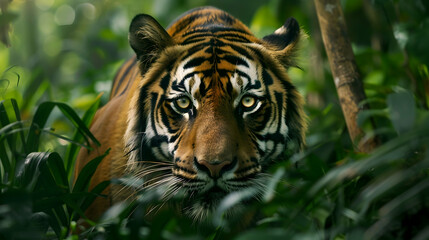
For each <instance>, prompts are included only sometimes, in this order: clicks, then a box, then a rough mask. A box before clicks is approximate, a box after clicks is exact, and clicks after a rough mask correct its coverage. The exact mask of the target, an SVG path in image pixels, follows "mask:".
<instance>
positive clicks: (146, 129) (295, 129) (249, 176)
mask: <svg viewBox="0 0 429 240" xmlns="http://www.w3.org/2000/svg"><path fill="white" fill-rule="evenodd" d="M299 38H300V30H299V26H298V23H297V22H296V21H295V20H294V19H289V20H288V21H286V23H285V24H284V25H283V26H282V27H281V28H280V29H278V30H277V31H276V32H275V33H273V34H271V35H269V36H266V37H265V38H263V39H258V38H256V37H254V36H253V35H252V33H251V32H250V31H249V29H248V28H247V27H246V26H245V25H244V24H242V23H241V22H240V21H238V20H237V19H235V18H233V17H232V16H230V15H229V14H227V13H225V12H223V11H221V10H218V9H215V8H200V9H196V10H193V11H191V12H188V13H186V14H185V15H184V16H182V17H181V18H179V19H178V20H176V21H175V22H174V23H173V24H172V25H171V26H170V27H169V28H168V30H167V31H165V30H164V29H163V28H162V27H161V26H160V25H159V24H158V23H157V22H156V21H155V20H154V19H153V18H152V17H150V16H148V15H138V16H136V17H135V18H134V20H133V21H132V23H131V26H130V34H129V40H130V45H131V47H132V48H133V49H134V51H135V52H136V55H137V58H136V64H137V65H138V67H139V73H140V75H141V78H142V79H143V80H142V81H141V82H139V83H138V88H137V89H136V90H135V91H134V92H133V93H132V94H133V96H132V100H131V104H129V106H128V116H127V127H126V132H125V137H124V142H125V146H126V147H125V153H126V156H128V159H127V165H128V168H127V171H128V173H131V174H133V175H134V176H135V177H138V178H143V179H144V180H145V184H144V186H142V187H143V188H152V187H159V188H163V189H164V191H165V194H164V196H165V200H166V201H167V200H168V199H169V198H170V197H171V196H173V195H174V194H175V193H177V192H178V191H183V192H185V194H186V197H185V199H184V200H183V204H182V206H181V209H182V211H183V212H184V213H185V214H188V215H190V216H192V217H194V218H195V219H204V218H205V217H207V216H208V215H209V214H210V213H211V212H212V211H213V210H215V209H216V207H217V206H218V205H219V203H220V201H221V200H222V199H223V198H224V197H225V196H226V195H228V194H229V193H232V192H236V191H242V190H251V191H252V196H253V197H254V198H258V197H260V196H261V195H262V194H263V193H264V189H266V187H265V184H266V183H267V179H269V177H270V175H269V174H268V173H267V172H266V170H267V167H268V166H270V164H272V163H273V162H274V161H276V160H284V158H285V156H284V152H285V150H286V149H287V148H288V147H289V145H291V144H294V145H296V146H298V148H300V147H301V146H302V145H303V143H304V140H303V139H304V131H305V116H304V113H303V110H302V99H301V96H300V94H299V93H298V92H297V90H296V89H295V87H294V86H293V85H292V83H291V80H290V79H289V77H288V75H287V73H286V70H287V68H288V67H289V66H293V65H294V62H293V56H294V53H295V50H296V45H297V43H298V40H299Z"/></svg>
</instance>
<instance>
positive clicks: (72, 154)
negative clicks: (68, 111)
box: [65, 94, 102, 178]
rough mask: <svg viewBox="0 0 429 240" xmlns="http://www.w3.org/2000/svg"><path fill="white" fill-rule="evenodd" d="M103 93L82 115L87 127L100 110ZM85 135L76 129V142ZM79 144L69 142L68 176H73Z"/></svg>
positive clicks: (74, 138) (67, 156)
mask: <svg viewBox="0 0 429 240" xmlns="http://www.w3.org/2000/svg"><path fill="white" fill-rule="evenodd" d="M101 96H102V94H100V95H98V96H97V98H96V100H95V102H94V103H93V104H92V105H91V106H90V107H89V109H88V110H87V111H86V112H85V114H84V115H83V117H82V122H84V123H85V125H86V126H87V127H89V125H90V123H91V121H92V119H93V118H94V116H95V113H96V112H97V110H98V107H99V105H100V99H101ZM82 138H83V136H82V135H81V134H78V131H77V130H76V132H75V134H74V136H73V138H72V139H73V141H74V142H80V141H82ZM79 149H80V148H79V146H77V145H76V144H69V146H68V147H67V151H66V155H65V156H66V157H65V166H66V171H67V176H68V177H69V178H71V175H72V174H73V166H74V163H75V159H76V157H77V154H78V153H79Z"/></svg>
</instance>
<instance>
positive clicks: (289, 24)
mask: <svg viewBox="0 0 429 240" xmlns="http://www.w3.org/2000/svg"><path fill="white" fill-rule="evenodd" d="M300 38H301V31H300V29H299V24H298V22H297V21H296V19H295V18H288V19H287V20H286V22H285V23H284V24H283V26H281V27H280V28H279V29H277V30H276V31H275V32H274V33H273V34H270V35H267V36H265V37H264V38H262V40H263V43H264V44H265V46H266V47H267V48H268V49H269V50H271V52H272V53H273V55H274V56H275V57H276V58H277V59H279V60H280V62H282V63H283V64H284V65H285V66H286V67H290V66H296V63H295V62H294V57H295V54H296V51H297V48H298V46H297V45H298V42H299V40H300Z"/></svg>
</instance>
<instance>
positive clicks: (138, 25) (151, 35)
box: [128, 14, 173, 65]
mask: <svg viewBox="0 0 429 240" xmlns="http://www.w3.org/2000/svg"><path fill="white" fill-rule="evenodd" d="M128 40H129V42H130V45H131V48H132V49H133V50H134V52H135V53H136V55H137V59H138V60H140V62H141V63H144V65H147V64H151V63H152V62H153V61H154V60H155V59H156V57H157V56H158V54H159V53H160V52H161V51H162V50H163V49H165V48H166V47H168V46H170V45H172V44H173V40H172V39H171V37H170V35H168V33H167V32H166V31H165V29H164V28H163V27H162V26H161V25H160V24H159V23H158V22H157V21H156V20H155V19H154V18H153V17H151V16H149V15H147V14H139V15H137V16H135V17H134V19H133V20H132V21H131V25H130V31H129V34H128Z"/></svg>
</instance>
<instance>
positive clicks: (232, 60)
mask: <svg viewBox="0 0 429 240" xmlns="http://www.w3.org/2000/svg"><path fill="white" fill-rule="evenodd" d="M222 59H223V60H225V61H227V62H229V63H231V64H234V65H237V66H239V65H242V66H245V67H249V64H247V62H246V61H244V60H243V59H242V58H240V57H237V56H233V55H226V56H225V57H223V58H222Z"/></svg>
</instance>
